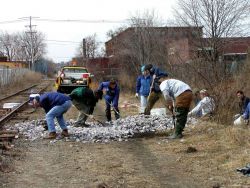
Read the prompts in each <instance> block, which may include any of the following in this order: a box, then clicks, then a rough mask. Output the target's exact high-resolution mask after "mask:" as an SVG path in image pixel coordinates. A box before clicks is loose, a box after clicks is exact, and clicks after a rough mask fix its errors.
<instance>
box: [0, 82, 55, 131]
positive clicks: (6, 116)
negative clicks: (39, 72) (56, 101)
mask: <svg viewBox="0 0 250 188" xmlns="http://www.w3.org/2000/svg"><path fill="white" fill-rule="evenodd" d="M49 85H50V84H47V85H46V86H45V87H44V88H43V89H41V90H40V91H38V93H41V92H43V91H44V90H45V89H46V88H47V87H48V86H49ZM23 91H25V90H23ZM19 93H20V92H19ZM12 96H15V95H12ZM28 102H29V99H28V100H26V101H25V102H23V103H22V104H20V105H19V106H18V107H16V108H15V109H14V110H13V111H11V112H10V113H8V114H7V115H5V116H4V117H2V118H1V119H0V127H2V126H3V123H4V122H5V121H6V120H8V119H9V118H10V117H11V116H12V115H13V114H14V113H16V112H18V111H19V110H20V109H21V108H22V107H23V106H24V105H26V104H27V103H28Z"/></svg>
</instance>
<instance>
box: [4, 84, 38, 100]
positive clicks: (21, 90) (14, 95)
mask: <svg viewBox="0 0 250 188" xmlns="http://www.w3.org/2000/svg"><path fill="white" fill-rule="evenodd" d="M36 86H37V84H35V85H32V86H30V87H28V88H25V89H23V90H20V91H18V92H16V93H13V94H11V95H9V96H6V97H3V98H1V99H0V101H2V100H5V99H8V98H10V97H13V96H15V95H17V94H19V93H21V92H24V91H26V90H29V89H31V88H33V87H36Z"/></svg>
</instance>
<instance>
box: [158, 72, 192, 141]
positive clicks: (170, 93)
mask: <svg viewBox="0 0 250 188" xmlns="http://www.w3.org/2000/svg"><path fill="white" fill-rule="evenodd" d="M159 82H160V89H161V92H162V94H163V96H164V98H165V100H166V101H167V105H168V109H169V110H170V111H171V112H173V113H174V114H175V117H176V126H175V130H174V134H173V135H171V136H169V137H168V138H169V139H176V138H182V137H183V135H182V132H183V129H184V128H185V125H186V122H187V115H188V111H189V108H190V105H191V102H192V98H193V94H192V90H191V88H190V86H189V85H187V84H186V83H184V82H182V81H180V80H176V79H173V78H169V77H163V78H161V79H160V80H159ZM173 104H174V105H175V109H173Z"/></svg>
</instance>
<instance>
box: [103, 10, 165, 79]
mask: <svg viewBox="0 0 250 188" xmlns="http://www.w3.org/2000/svg"><path fill="white" fill-rule="evenodd" d="M159 20H160V19H159V17H158V16H157V14H156V13H155V11H153V10H152V11H145V12H143V13H139V12H137V13H136V14H135V15H134V16H131V18H130V19H129V24H128V26H124V27H120V28H118V30H116V31H113V32H111V31H110V32H109V33H107V35H108V36H109V37H110V36H111V37H113V39H112V40H113V42H112V45H113V48H114V49H116V51H115V52H114V53H115V54H114V55H115V56H114V57H115V59H116V60H117V61H118V62H120V63H121V64H123V65H125V66H127V70H129V71H130V72H134V73H136V75H137V74H138V73H140V66H142V65H145V64H148V63H152V64H156V65H161V66H164V67H165V66H167V63H168V62H167V55H166V54H167V47H166V39H164V35H165V34H164V33H162V30H161V29H160V27H161V26H162V25H163V24H162V23H161V22H160V21H159ZM120 33H123V34H121V37H116V36H118V35H119V34H120ZM125 33H126V34H125Z"/></svg>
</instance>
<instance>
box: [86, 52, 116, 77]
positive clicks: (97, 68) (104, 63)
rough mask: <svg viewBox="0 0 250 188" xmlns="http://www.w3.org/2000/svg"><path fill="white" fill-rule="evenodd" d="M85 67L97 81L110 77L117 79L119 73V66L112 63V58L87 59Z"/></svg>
mask: <svg viewBox="0 0 250 188" xmlns="http://www.w3.org/2000/svg"><path fill="white" fill-rule="evenodd" d="M86 67H87V69H88V71H89V72H90V73H91V74H94V76H95V77H96V79H97V80H98V81H100V80H105V79H108V78H111V77H115V78H117V77H118V75H119V73H120V71H121V65H120V64H118V63H114V61H112V58H105V57H103V58H94V59H89V60H88V61H87V63H86Z"/></svg>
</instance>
